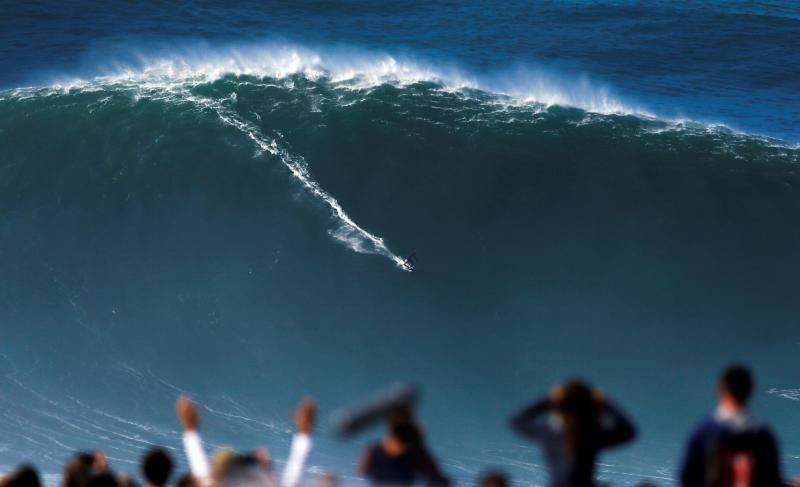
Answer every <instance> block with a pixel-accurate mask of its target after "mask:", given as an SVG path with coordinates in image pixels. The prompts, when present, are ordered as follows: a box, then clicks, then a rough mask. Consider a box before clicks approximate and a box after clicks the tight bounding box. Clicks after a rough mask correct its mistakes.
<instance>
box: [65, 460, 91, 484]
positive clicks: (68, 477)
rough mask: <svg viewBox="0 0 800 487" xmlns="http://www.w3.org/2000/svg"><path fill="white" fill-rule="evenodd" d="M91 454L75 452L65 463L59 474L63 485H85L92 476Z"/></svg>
mask: <svg viewBox="0 0 800 487" xmlns="http://www.w3.org/2000/svg"><path fill="white" fill-rule="evenodd" d="M92 461H93V460H92V454H91V453H84V452H80V453H76V454H75V455H74V456H73V457H72V458H71V459H70V460H69V461H68V462H67V463H66V464H65V465H64V470H63V472H62V474H61V485H62V486H63V487H85V486H86V485H87V484H88V483H89V479H90V478H91V477H92Z"/></svg>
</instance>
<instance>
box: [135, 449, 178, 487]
mask: <svg viewBox="0 0 800 487" xmlns="http://www.w3.org/2000/svg"><path fill="white" fill-rule="evenodd" d="M171 473H172V459H171V458H170V457H169V455H168V454H167V452H166V451H164V449H163V448H153V449H151V450H150V451H148V452H147V453H146V454H145V456H144V457H143V458H142V475H143V476H144V479H145V481H147V485H146V487H164V486H165V485H167V480H169V476H170V474H171Z"/></svg>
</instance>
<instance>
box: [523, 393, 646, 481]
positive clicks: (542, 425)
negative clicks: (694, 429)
mask: <svg viewBox="0 0 800 487" xmlns="http://www.w3.org/2000/svg"><path fill="white" fill-rule="evenodd" d="M511 427H512V428H513V429H514V430H515V431H517V432H518V433H521V434H522V435H524V436H526V437H528V438H531V439H533V440H535V441H537V442H539V444H540V445H541V447H542V449H543V450H544V456H545V459H546V461H547V465H548V468H549V473H550V485H552V486H554V487H567V486H572V487H574V486H592V485H594V465H595V461H596V459H597V455H598V453H599V452H600V450H603V449H604V448H609V447H612V446H615V445H620V444H622V443H626V442H628V441H630V440H631V439H633V437H634V436H635V435H636V430H635V428H634V426H633V424H632V423H631V421H630V420H628V418H627V417H626V416H625V415H624V414H623V413H622V412H621V411H620V410H619V409H618V408H617V407H616V406H615V405H614V404H612V403H611V402H610V401H608V400H607V399H605V397H604V396H603V395H602V394H601V393H600V392H598V391H593V390H592V389H591V387H590V386H589V385H588V384H586V383H585V382H582V381H571V382H568V383H566V384H564V385H563V386H562V385H559V386H556V387H554V388H553V389H552V390H551V392H550V396H549V397H546V398H543V399H541V400H539V401H537V402H534V403H531V404H530V405H528V406H526V407H524V408H523V409H522V410H520V411H519V412H518V413H516V414H515V415H514V416H512V418H511Z"/></svg>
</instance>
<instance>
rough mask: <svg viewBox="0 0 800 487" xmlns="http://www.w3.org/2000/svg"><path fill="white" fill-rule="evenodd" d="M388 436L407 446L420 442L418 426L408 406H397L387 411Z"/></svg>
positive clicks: (420, 436)
mask: <svg viewBox="0 0 800 487" xmlns="http://www.w3.org/2000/svg"><path fill="white" fill-rule="evenodd" d="M389 436H390V437H392V438H394V439H395V440H398V441H399V442H401V443H402V444H404V445H406V446H409V447H413V446H416V445H418V444H420V443H421V442H422V435H421V434H420V431H419V427H418V426H417V423H416V421H415V420H414V415H413V414H412V413H411V410H410V409H409V408H407V407H398V408H395V409H394V410H392V411H391V412H390V413H389Z"/></svg>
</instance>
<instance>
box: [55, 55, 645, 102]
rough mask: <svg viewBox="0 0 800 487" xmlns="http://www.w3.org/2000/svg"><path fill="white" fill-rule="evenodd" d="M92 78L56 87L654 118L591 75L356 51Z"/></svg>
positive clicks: (193, 61)
mask: <svg viewBox="0 0 800 487" xmlns="http://www.w3.org/2000/svg"><path fill="white" fill-rule="evenodd" d="M110 66H111V67H110V68H106V69H105V70H103V72H101V73H100V74H99V75H98V76H96V77H94V78H90V79H82V78H57V79H56V80H55V82H54V83H53V87H54V88H62V89H64V88H69V87H75V86H80V87H86V86H87V85H92V84H98V83H100V84H117V83H124V84H129V83H133V84H143V85H151V84H153V83H167V84H170V83H189V84H192V83H204V82H213V81H215V80H218V79H220V78H223V77H225V76H229V75H233V76H253V77H258V78H275V79H285V78H288V77H291V76H297V75H299V76H303V77H305V78H308V79H310V80H326V81H328V82H330V83H333V84H335V85H337V86H338V87H342V88H352V89H369V88H374V87H377V86H380V85H384V84H389V85H395V86H400V87H402V86H408V85H411V84H415V83H433V84H436V85H439V86H440V87H441V89H443V90H446V91H464V90H480V91H484V92H487V93H489V94H494V95H499V96H501V97H502V98H504V99H507V100H504V101H507V102H508V103H511V104H532V103H536V104H541V105H545V106H552V105H559V106H567V107H574V108H580V109H583V110H587V111H590V112H594V113H600V114H629V115H642V116H653V115H652V113H650V112H648V111H647V110H645V109H643V108H641V107H637V106H634V105H631V104H629V103H625V102H623V101H622V99H621V98H620V97H618V96H616V95H615V94H614V93H613V92H612V90H611V89H610V88H608V87H607V86H605V85H602V84H599V83H596V82H594V81H592V80H590V79H589V78H588V77H587V76H585V75H583V76H567V75H563V74H559V73H558V72H556V71H554V70H548V69H542V68H536V67H531V66H518V67H516V68H514V69H507V70H499V71H495V72H489V73H486V74H481V75H476V74H472V73H468V72H466V71H465V70H463V69H460V68H458V67H455V66H453V65H450V64H448V63H443V62H436V61H429V60H425V59H423V58H421V57H419V56H411V55H392V54H387V53H380V52H369V51H364V50H360V49H356V48H344V47H338V48H324V47H323V48H309V47H304V46H300V45H294V44H280V43H256V44H249V45H230V46H225V47H210V46H207V45H202V46H194V47H191V46H190V47H184V48H171V49H169V50H166V49H165V50H162V51H160V52H152V53H147V54H138V55H137V56H135V60H134V61H132V62H127V63H120V62H116V63H113V62H112V63H110Z"/></svg>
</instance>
